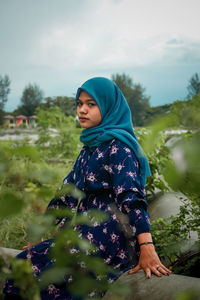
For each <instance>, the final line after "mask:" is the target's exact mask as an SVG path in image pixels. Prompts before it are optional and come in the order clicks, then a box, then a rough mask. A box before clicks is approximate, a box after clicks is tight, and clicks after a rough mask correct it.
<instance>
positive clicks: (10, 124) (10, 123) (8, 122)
mask: <svg viewBox="0 0 200 300" xmlns="http://www.w3.org/2000/svg"><path fill="white" fill-rule="evenodd" d="M4 126H5V127H6V128H14V127H15V117H13V116H11V115H6V116H4Z"/></svg>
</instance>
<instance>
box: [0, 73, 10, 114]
mask: <svg viewBox="0 0 200 300" xmlns="http://www.w3.org/2000/svg"><path fill="white" fill-rule="evenodd" d="M9 93H10V79H9V77H8V75H5V76H4V77H3V76H1V75H0V109H2V110H3V108H4V104H5V103H6V101H7V100H8V94H9Z"/></svg>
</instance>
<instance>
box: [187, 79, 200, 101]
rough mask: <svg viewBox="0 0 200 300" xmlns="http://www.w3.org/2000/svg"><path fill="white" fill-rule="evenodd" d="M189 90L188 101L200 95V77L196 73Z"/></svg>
mask: <svg viewBox="0 0 200 300" xmlns="http://www.w3.org/2000/svg"><path fill="white" fill-rule="evenodd" d="M187 90H188V96H187V98H188V99H191V98H192V97H194V96H196V95H197V94H200V80H199V75H198V74H197V73H195V74H194V75H193V76H192V77H191V78H190V80H189V85H188V87H187Z"/></svg>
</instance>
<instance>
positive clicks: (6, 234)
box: [0, 96, 200, 300]
mask: <svg viewBox="0 0 200 300" xmlns="http://www.w3.org/2000/svg"><path fill="white" fill-rule="evenodd" d="M198 103H199V96H196V97H194V98H193V99H191V100H190V101H187V102H184V103H182V102H181V103H180V102H176V103H175V104H174V105H173V106H172V107H171V108H170V109H171V112H170V113H168V114H166V115H165V116H163V117H162V118H161V119H157V120H155V121H154V122H153V123H152V124H151V125H150V126H149V127H147V128H146V129H144V128H143V129H138V131H137V136H138V140H139V142H140V143H141V144H142V146H143V148H144V150H145V152H146V153H147V156H148V159H149V163H150V167H151V171H152V176H151V177H150V178H148V181H147V188H146V190H147V198H148V199H150V200H151V199H152V198H153V197H154V196H155V195H156V194H157V192H158V191H161V192H162V193H164V192H165V191H168V190H172V191H178V192H181V193H182V194H183V197H182V201H183V205H182V206H181V207H180V212H179V214H178V215H177V216H173V217H170V218H169V219H161V218H160V219H157V220H155V221H153V222H152V235H153V239H154V241H155V245H156V249H157V251H158V254H159V255H160V257H161V258H162V259H164V260H166V259H167V260H168V262H169V264H170V265H172V264H173V265H174V270H175V271H176V270H177V272H180V273H181V274H188V273H187V272H188V270H189V269H190V268H191V265H194V264H196V263H197V259H198V256H196V257H194V256H193V257H192V259H190V260H187V261H186V260H185V261H184V259H185V251H186V250H187V249H188V248H187V247H190V250H191V249H192V250H194V251H196V252H197V253H199V248H200V247H199V237H200V230H199V227H200V226H199V225H200V224H199V215H200V203H199V192H200V191H199V189H200V185H199V178H200V176H199V175H200V174H199V172H200V171H199V170H200V161H199V146H200V133H199V127H198V126H199V125H198V124H199V119H200V113H199V106H198ZM187 111H188V114H186V112H187ZM193 113H194V116H195V117H194V118H192V120H193V122H191V121H190V120H191V117H188V116H189V115H190V114H191V115H193ZM37 116H38V120H39V122H38V130H39V139H38V141H37V142H36V143H35V144H31V143H30V140H29V139H26V140H23V141H8V142H6V141H5V142H1V145H0V204H1V207H2V210H1V212H0V226H1V231H0V243H1V246H4V247H12V248H17V249H19V248H22V246H24V245H27V244H29V243H35V242H37V241H39V240H41V239H44V238H45V239H46V238H50V237H54V239H55V243H54V244H53V246H52V249H51V255H52V258H53V259H55V261H56V263H55V265H54V266H52V267H51V268H49V269H48V270H47V271H46V272H45V273H44V274H43V275H42V277H41V278H40V279H41V281H39V282H36V281H35V280H33V272H32V268H31V265H30V262H29V260H27V261H26V262H25V261H21V260H16V259H10V258H8V257H7V256H5V255H3V254H1V260H0V268H1V271H2V273H3V274H7V275H6V276H10V277H13V278H15V280H16V282H17V283H18V285H19V286H20V287H22V291H23V293H24V294H23V296H25V297H27V299H35V300H36V299H39V289H42V288H44V287H46V286H47V285H48V284H49V283H51V284H53V283H55V284H56V283H59V282H61V281H63V278H65V279H67V276H70V275H72V274H73V281H72V283H71V284H70V287H69V289H70V291H71V292H72V293H74V294H75V295H77V296H80V295H87V294H88V293H89V292H90V291H91V288H92V290H93V289H95V290H96V291H97V298H98V291H101V290H106V289H107V287H108V286H107V282H106V280H105V275H106V274H107V273H108V272H111V270H110V269H109V268H108V266H107V265H105V264H104V263H103V262H102V261H101V260H99V259H97V258H95V251H96V249H95V247H94V246H93V245H92V244H90V243H89V242H88V241H87V240H85V239H82V238H80V236H79V234H78V231H76V230H74V226H77V225H78V224H89V225H91V224H93V223H94V222H95V220H98V222H99V220H104V218H106V216H104V215H102V214H98V212H94V211H91V212H90V214H89V217H88V216H87V217H86V216H83V215H77V214H76V211H75V212H72V211H71V210H70V211H69V210H56V211H50V212H49V213H48V214H45V215H44V212H45V210H46V206H47V204H48V203H49V200H50V199H52V198H53V197H54V196H55V191H56V190H57V186H58V183H59V182H61V181H62V179H63V178H64V177H65V176H66V175H67V174H68V173H69V170H70V169H71V167H72V163H73V161H74V160H75V158H76V155H77V153H78V152H79V150H80V147H81V145H80V144H79V135H80V129H79V128H76V123H75V121H74V118H72V117H69V116H68V117H66V115H65V114H64V113H63V112H62V111H61V110H60V108H59V107H56V106H55V107H53V106H52V107H50V108H49V109H48V110H47V109H44V108H42V106H41V107H40V108H38V109H37ZM186 120H187V121H186ZM180 126H182V127H184V128H188V132H187V133H181V134H177V135H176V136H175V140H172V139H171V136H172V134H171V133H170V131H169V130H170V129H177V128H179V127H180ZM51 128H53V130H51ZM173 136H174V134H173ZM169 141H173V142H172V143H171V144H170V147H168V146H167V144H166V143H168V142H169ZM55 166H56V167H55ZM62 193H64V194H66V193H67V194H70V195H73V197H75V198H77V199H79V200H80V199H81V198H82V197H83V195H82V193H80V191H78V190H77V189H76V188H74V187H73V186H68V187H67V190H66V189H63V187H62V188H61V189H59V190H57V196H58V195H61V194H62ZM63 215H64V216H67V217H69V219H71V220H72V222H68V223H67V225H66V227H65V228H64V229H63V230H61V231H60V230H58V229H57V227H55V226H54V225H53V220H54V219H55V217H62V216H63ZM193 232H195V233H196V234H197V239H196V241H195V243H193V244H192V246H190V245H191V239H190V236H191V233H193ZM189 243H190V244H189ZM72 245H73V246H74V247H75V249H76V250H78V251H75V252H74V254H72V253H71V251H70V247H71V246H72ZM188 245H189V246H188ZM87 253H90V254H91V255H89V256H88V255H86V254H87ZM177 262H183V265H184V267H182V264H180V263H179V264H177ZM184 262H185V263H184ZM9 264H11V265H12V271H10V269H9ZM81 265H82V266H83V265H84V266H85V265H86V266H87V268H86V269H84V268H82V267H81ZM10 272H11V273H10ZM96 274H100V278H101V280H98V281H97V280H96V279H95V276H96ZM80 282H81V284H80ZM35 284H36V285H35ZM27 286H31V287H32V290H31V291H33V292H31V293H32V294H30V295H26V292H27V288H26V287H27ZM77 286H78V287H79V288H78V289H77ZM127 290H128V289H127ZM120 291H121V292H122V293H124V291H123V289H121V288H119V293H120Z"/></svg>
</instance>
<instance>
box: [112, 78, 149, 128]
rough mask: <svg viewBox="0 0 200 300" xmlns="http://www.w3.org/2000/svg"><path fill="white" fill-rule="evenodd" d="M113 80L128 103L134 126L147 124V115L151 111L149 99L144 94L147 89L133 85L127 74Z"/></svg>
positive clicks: (139, 85)
mask: <svg viewBox="0 0 200 300" xmlns="http://www.w3.org/2000/svg"><path fill="white" fill-rule="evenodd" d="M112 80H113V81H114V82H115V83H116V84H117V85H118V87H119V88H120V89H121V91H122V92H123V94H124V96H125V98H126V100H127V102H128V105H129V107H130V110H131V115H132V121H133V124H134V125H136V126H143V125H144V124H145V123H146V117H147V113H148V111H149V109H150V105H149V97H148V96H146V95H145V94H144V92H145V88H143V87H142V86H141V84H139V83H137V84H135V83H133V81H132V79H131V77H129V76H128V75H126V74H122V75H120V74H116V75H112Z"/></svg>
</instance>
